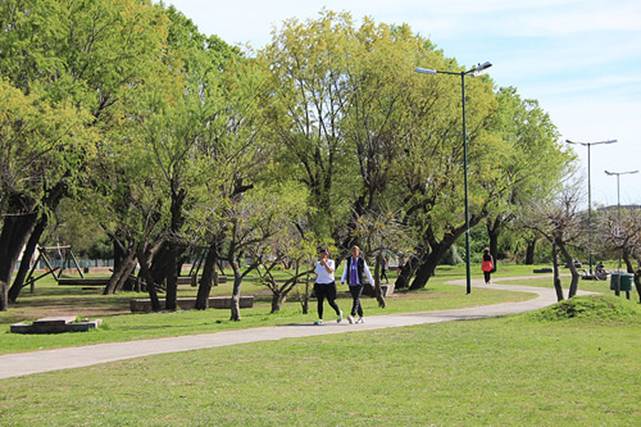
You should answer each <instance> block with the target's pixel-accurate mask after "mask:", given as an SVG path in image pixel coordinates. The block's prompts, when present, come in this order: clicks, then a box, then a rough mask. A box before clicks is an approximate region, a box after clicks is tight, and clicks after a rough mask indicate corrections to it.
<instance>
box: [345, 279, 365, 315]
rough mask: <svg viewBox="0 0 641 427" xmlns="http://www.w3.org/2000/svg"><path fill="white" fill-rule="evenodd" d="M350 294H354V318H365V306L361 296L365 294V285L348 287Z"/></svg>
mask: <svg viewBox="0 0 641 427" xmlns="http://www.w3.org/2000/svg"><path fill="white" fill-rule="evenodd" d="M348 287H349V293H350V294H352V316H356V313H358V315H359V316H361V317H363V306H362V305H361V295H362V294H363V285H356V286H348Z"/></svg>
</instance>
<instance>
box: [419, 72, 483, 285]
mask: <svg viewBox="0 0 641 427" xmlns="http://www.w3.org/2000/svg"><path fill="white" fill-rule="evenodd" d="M491 66H492V64H491V63H490V62H489V61H486V62H484V63H482V64H478V65H476V66H475V67H472V68H471V69H469V70H467V71H440V70H434V69H431V68H422V67H416V72H417V73H422V74H432V75H434V74H447V75H450V76H460V77H461V110H462V114H463V191H464V193H465V292H466V293H467V294H469V293H471V292H472V270H471V266H470V212H469V203H468V197H467V129H466V128H465V76H467V75H475V74H478V73H480V72H481V71H484V70H487V69H488V68H490V67H491ZM495 256H496V254H495Z"/></svg>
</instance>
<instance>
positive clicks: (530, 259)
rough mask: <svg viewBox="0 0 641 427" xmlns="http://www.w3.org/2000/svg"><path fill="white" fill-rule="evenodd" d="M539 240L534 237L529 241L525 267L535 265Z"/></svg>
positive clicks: (526, 249)
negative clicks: (535, 254)
mask: <svg viewBox="0 0 641 427" xmlns="http://www.w3.org/2000/svg"><path fill="white" fill-rule="evenodd" d="M537 240H538V239H537V238H536V237H533V238H532V239H530V240H528V241H527V247H526V248H525V265H534V253H535V250H536V241H537Z"/></svg>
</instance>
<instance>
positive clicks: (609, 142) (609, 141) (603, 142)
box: [565, 139, 617, 276]
mask: <svg viewBox="0 0 641 427" xmlns="http://www.w3.org/2000/svg"><path fill="white" fill-rule="evenodd" d="M565 142H567V143H568V144H574V145H582V146H584V147H588V264H589V266H590V269H589V272H590V276H592V184H591V181H590V151H591V150H590V148H591V147H592V146H593V145H604V144H614V143H615V142H617V140H616V139H609V140H607V141H595V142H579V141H570V140H569V139H566V140H565Z"/></svg>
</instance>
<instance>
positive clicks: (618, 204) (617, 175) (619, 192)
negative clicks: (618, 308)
mask: <svg viewBox="0 0 641 427" xmlns="http://www.w3.org/2000/svg"><path fill="white" fill-rule="evenodd" d="M638 172H639V171H638V170H633V171H625V172H610V171H607V170H606V171H605V173H606V175H609V176H616V177H617V228H618V230H617V237H619V236H618V234H619V233H620V232H621V175H634V174H635V173H638ZM622 254H623V248H621V251H620V252H619V265H618V270H619V274H618V276H617V277H618V280H617V284H616V289H615V290H614V294H615V295H616V296H619V295H620V294H621V257H622ZM626 296H627V298H628V299H630V292H627V293H626Z"/></svg>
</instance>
